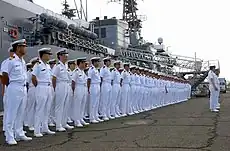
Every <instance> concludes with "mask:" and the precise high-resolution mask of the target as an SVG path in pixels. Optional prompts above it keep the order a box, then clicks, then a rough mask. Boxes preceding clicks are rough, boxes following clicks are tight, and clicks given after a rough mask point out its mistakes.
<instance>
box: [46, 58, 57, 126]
mask: <svg viewBox="0 0 230 151" xmlns="http://www.w3.org/2000/svg"><path fill="white" fill-rule="evenodd" d="M48 64H49V65H50V68H51V71H52V73H53V67H54V66H55V65H56V60H55V59H50V60H49V61H48ZM52 77H53V74H52ZM51 89H52V100H53V101H52V104H51V109H50V116H49V126H51V127H53V126H55V124H54V123H55V94H54V88H53V85H52V82H51Z"/></svg>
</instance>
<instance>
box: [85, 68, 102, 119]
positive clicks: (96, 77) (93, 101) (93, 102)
mask: <svg viewBox="0 0 230 151" xmlns="http://www.w3.org/2000/svg"><path fill="white" fill-rule="evenodd" d="M88 79H90V80H91V82H90V88H89V93H90V96H89V97H90V98H89V106H90V107H89V112H90V113H89V114H90V115H89V118H90V121H91V122H93V123H96V122H98V121H101V120H100V119H99V117H98V106H99V100H100V83H101V77H100V73H99V71H98V70H97V69H96V68H95V67H94V66H93V65H92V66H91V67H90V68H89V71H88Z"/></svg>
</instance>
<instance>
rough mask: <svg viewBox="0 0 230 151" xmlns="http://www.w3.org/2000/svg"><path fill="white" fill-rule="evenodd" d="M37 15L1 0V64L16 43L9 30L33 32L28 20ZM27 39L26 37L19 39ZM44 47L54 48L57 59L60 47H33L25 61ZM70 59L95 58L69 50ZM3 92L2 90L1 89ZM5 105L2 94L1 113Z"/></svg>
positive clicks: (0, 99) (29, 48)
mask: <svg viewBox="0 0 230 151" xmlns="http://www.w3.org/2000/svg"><path fill="white" fill-rule="evenodd" d="M35 16H36V14H35V13H33V12H30V11H27V10H24V9H22V8H19V7H16V6H13V5H11V4H9V3H6V2H4V1H2V0H0V17H1V20H0V31H1V33H0V62H2V61H3V60H4V59H6V58H7V57H8V56H9V54H8V52H7V50H8V48H9V47H10V43H11V42H12V41H14V40H15V39H13V38H12V37H11V36H10V35H9V29H10V28H11V27H14V26H18V27H23V28H22V29H21V30H24V32H26V31H32V30H33V29H34V28H35V25H34V24H32V23H31V22H30V21H29V20H28V18H31V17H35ZM20 38H25V37H20V36H19V37H18V39H20ZM44 47H50V48H52V52H53V53H54V55H53V56H52V58H55V57H56V56H55V52H56V51H57V50H59V49H60V47H57V46H54V45H37V46H33V47H28V48H27V54H26V56H25V60H26V61H27V62H28V61H29V60H30V59H31V58H32V57H36V56H38V53H37V50H38V49H40V48H44ZM69 54H70V55H69V59H76V58H77V57H88V58H89V57H92V56H95V55H93V54H88V53H86V52H84V51H78V50H75V51H73V50H69ZM0 91H1V88H0ZM2 109H3V105H2V96H1V94H0V111H2Z"/></svg>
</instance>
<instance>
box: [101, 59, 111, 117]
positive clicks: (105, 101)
mask: <svg viewBox="0 0 230 151" xmlns="http://www.w3.org/2000/svg"><path fill="white" fill-rule="evenodd" d="M103 62H104V65H103V67H102V68H101V69H100V76H101V100H100V105H99V106H100V113H101V115H102V117H103V120H105V121H107V120H109V118H110V119H113V117H111V114H110V106H111V103H112V102H111V92H112V85H111V82H112V75H111V72H110V69H109V66H110V65H111V58H110V57H107V58H104V59H103Z"/></svg>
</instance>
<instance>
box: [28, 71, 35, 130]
mask: <svg viewBox="0 0 230 151" xmlns="http://www.w3.org/2000/svg"><path fill="white" fill-rule="evenodd" d="M27 77H28V78H27V83H28V84H29V90H28V94H27V95H28V96H27V104H26V121H25V122H27V123H26V124H28V127H29V128H34V121H35V119H34V117H35V109H36V108H35V102H36V95H35V91H36V88H35V86H34V85H33V83H32V71H28V72H27Z"/></svg>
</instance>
